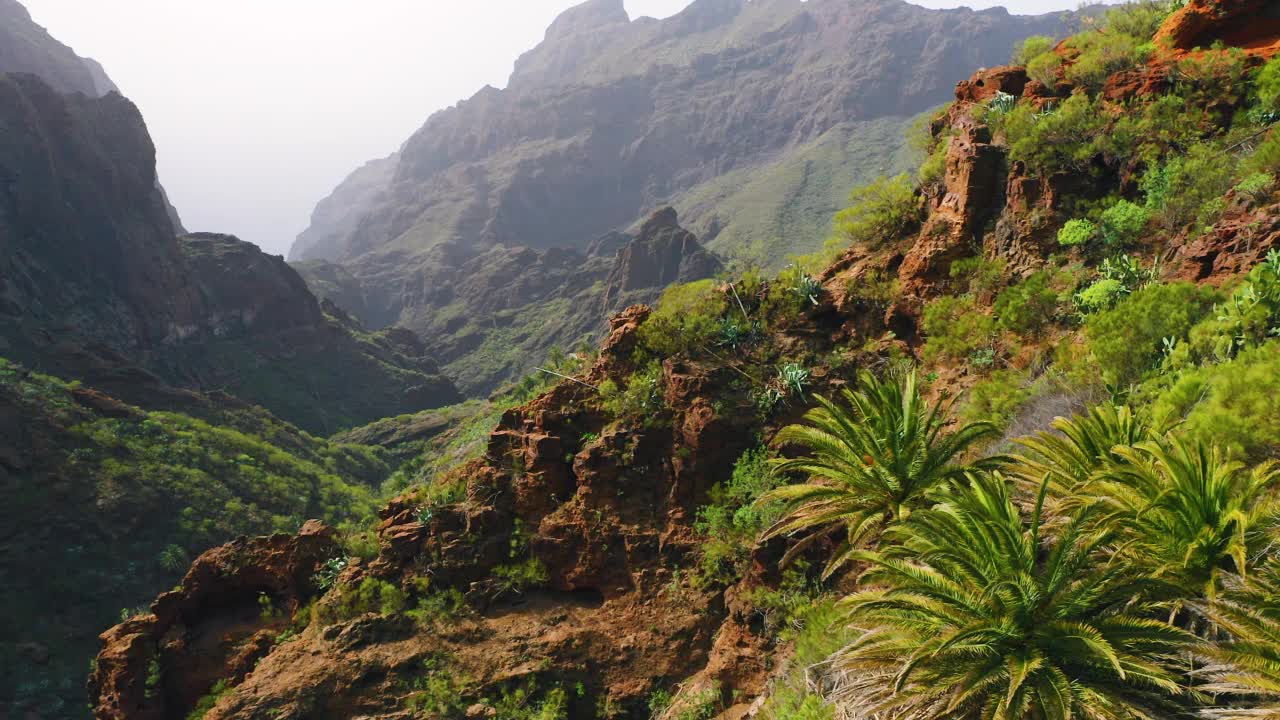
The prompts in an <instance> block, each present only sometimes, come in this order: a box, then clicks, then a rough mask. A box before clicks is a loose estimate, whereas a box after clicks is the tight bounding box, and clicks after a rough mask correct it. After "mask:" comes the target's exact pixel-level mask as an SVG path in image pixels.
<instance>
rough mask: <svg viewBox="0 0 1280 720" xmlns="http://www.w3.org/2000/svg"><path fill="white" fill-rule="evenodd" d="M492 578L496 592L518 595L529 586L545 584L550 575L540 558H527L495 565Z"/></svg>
mask: <svg viewBox="0 0 1280 720" xmlns="http://www.w3.org/2000/svg"><path fill="white" fill-rule="evenodd" d="M493 579H494V581H495V584H496V586H497V591H498V592H497V594H499V595H505V594H508V593H515V594H517V595H518V594H521V593H523V592H524V591H525V590H528V589H529V588H533V587H538V586H540V585H546V584H547V582H548V581H549V580H550V579H551V576H550V575H549V574H548V573H547V566H546V565H544V564H543V563H542V561H541V560H539V559H538V558H529V559H527V560H525V561H523V562H518V563H512V564H510V565H499V566H498V567H495V568H494V569H493Z"/></svg>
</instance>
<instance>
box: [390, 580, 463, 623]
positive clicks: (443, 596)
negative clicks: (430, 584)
mask: <svg viewBox="0 0 1280 720" xmlns="http://www.w3.org/2000/svg"><path fill="white" fill-rule="evenodd" d="M466 606H467V601H466V598H465V597H464V596H463V595H462V591H461V590H459V589H457V588H448V589H447V590H441V591H440V592H434V593H428V594H426V595H424V596H423V597H421V598H419V599H418V602H417V604H415V605H414V607H413V609H412V610H409V611H408V612H406V613H405V615H407V616H409V617H411V618H413V620H414V622H416V623H418V624H419V625H432V624H435V623H437V622H447V621H449V620H452V619H454V618H456V617H458V616H459V615H461V614H462V611H463V610H464V609H465V608H466Z"/></svg>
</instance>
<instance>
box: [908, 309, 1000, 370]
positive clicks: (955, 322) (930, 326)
mask: <svg viewBox="0 0 1280 720" xmlns="http://www.w3.org/2000/svg"><path fill="white" fill-rule="evenodd" d="M923 324H924V332H925V337H926V338H927V341H926V342H925V346H924V357H925V359H926V360H929V361H931V362H932V361H935V360H939V359H944V358H945V359H950V360H972V359H973V358H974V357H976V356H977V355H978V353H979V352H980V351H984V350H989V349H991V348H993V347H994V346H995V344H996V342H997V340H998V332H997V327H996V319H995V318H994V317H992V316H991V315H989V314H987V313H986V312H983V310H982V309H981V308H979V307H978V304H977V301H976V300H975V299H974V297H973V296H972V295H958V296H957V295H950V296H943V297H940V298H938V299H937V300H934V301H933V302H930V303H929V304H928V305H926V306H925V308H924V323H923Z"/></svg>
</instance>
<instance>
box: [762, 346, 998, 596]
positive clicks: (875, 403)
mask: <svg viewBox="0 0 1280 720" xmlns="http://www.w3.org/2000/svg"><path fill="white" fill-rule="evenodd" d="M843 399H844V402H845V405H837V404H836V403H834V402H831V401H830V400H826V399H825V398H817V401H818V404H819V407H817V408H814V409H813V410H810V411H809V412H807V413H806V414H805V421H806V422H805V424H804V425H790V426H788V427H786V428H783V429H782V430H781V431H780V432H779V433H778V437H777V442H779V443H787V444H795V445H797V446H800V447H803V448H805V449H807V450H808V451H809V452H810V453H811V454H810V455H805V456H801V457H797V458H791V459H780V460H778V461H776V462H775V464H774V468H775V471H776V472H779V473H798V474H800V475H802V476H804V477H806V478H808V480H809V482H806V483H803V484H799V485H788V486H785V487H781V488H778V489H776V490H772V491H770V492H768V493H766V494H765V495H764V496H763V497H762V498H761V500H760V502H764V503H780V504H781V505H782V507H783V510H782V514H781V518H780V519H779V520H778V521H777V522H776V523H774V524H773V525H772V526H771V527H770V528H769V529H768V530H766V531H765V533H764V536H763V537H766V538H769V537H778V536H783V535H788V536H789V535H795V534H802V535H805V536H806V538H807V540H808V542H813V541H814V540H817V539H820V538H822V537H825V536H826V535H827V534H828V533H829V532H830V531H831V530H832V529H833V528H835V527H842V528H844V529H845V530H846V531H847V532H846V538H845V539H844V541H843V542H842V544H841V547H840V549H839V550H838V551H836V552H835V553H834V554H833V555H832V558H831V561H830V563H829V564H828V566H827V569H826V572H825V575H828V576H829V575H831V573H833V572H835V571H836V570H838V569H839V568H840V567H841V566H842V565H844V564H845V563H846V562H848V561H849V560H850V559H851V558H852V557H854V556H855V555H856V554H857V552H858V551H859V550H860V549H861V548H862V547H863V546H864V545H866V544H867V543H869V542H872V541H874V540H875V539H876V537H877V536H878V535H879V533H880V532H881V531H883V530H884V528H886V527H888V526H892V525H893V524H894V523H897V522H900V521H901V520H903V519H905V518H906V517H907V516H909V515H910V514H911V511H912V510H913V509H915V508H917V507H919V506H921V505H922V504H924V503H925V502H926V501H927V498H928V497H929V495H930V493H932V492H933V491H934V490H935V489H936V488H938V487H940V486H942V485H945V484H946V483H948V482H950V481H952V480H954V479H955V478H957V477H959V476H961V475H963V474H964V473H965V472H967V470H968V469H969V466H966V465H964V464H962V463H958V462H957V458H958V456H959V455H961V454H962V453H963V452H964V451H965V450H966V449H968V448H969V447H970V446H972V445H974V444H975V443H977V442H978V441H980V440H982V439H983V438H985V437H987V436H989V435H990V434H992V433H993V432H994V430H995V428H994V427H993V426H992V425H990V424H989V423H985V422H979V423H972V424H969V425H965V426H964V427H962V428H959V429H958V430H957V431H956V432H954V433H952V434H949V435H944V434H943V432H942V429H943V425H944V417H943V408H942V406H940V405H935V406H933V407H930V406H928V405H927V404H926V403H925V402H924V400H923V398H922V397H921V394H920V388H919V386H918V384H917V380H916V375H915V373H914V372H909V373H906V374H905V376H904V377H903V378H901V379H900V378H897V377H890V378H889V379H887V380H882V379H878V378H876V377H875V376H873V375H871V374H869V373H864V374H863V375H862V376H861V377H860V378H859V389H858V391H857V392H854V391H850V390H845V391H844V392H843ZM998 462H999V458H990V459H986V460H981V461H977V463H976V464H974V465H973V467H990V466H992V464H993V463H998ZM806 544H807V543H806V542H801V543H798V544H796V545H795V546H794V547H793V548H792V550H791V551H790V552H789V553H788V557H794V556H795V554H796V553H797V552H799V551H800V550H803V548H804V547H805V546H806Z"/></svg>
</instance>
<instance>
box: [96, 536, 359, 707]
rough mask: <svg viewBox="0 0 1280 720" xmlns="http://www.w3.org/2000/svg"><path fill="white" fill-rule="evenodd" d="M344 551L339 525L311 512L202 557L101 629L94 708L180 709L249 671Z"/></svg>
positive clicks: (315, 590) (211, 551)
mask: <svg viewBox="0 0 1280 720" xmlns="http://www.w3.org/2000/svg"><path fill="white" fill-rule="evenodd" d="M337 553H338V546H337V543H336V542H335V540H334V531H333V530H332V529H331V528H328V527H325V526H323V525H321V524H319V523H317V522H315V521H312V522H309V523H307V524H306V525H305V526H303V528H302V530H301V531H299V533H298V534H297V535H296V536H293V535H273V536H270V537H264V538H257V539H253V540H249V539H244V538H242V539H239V540H236V541H234V542H232V543H230V544H227V545H224V546H222V547H219V548H215V549H213V550H210V551H209V552H207V553H204V554H203V555H201V556H200V557H198V558H196V560H195V562H194V563H193V564H192V566H191V569H190V570H189V571H188V572H187V574H186V576H185V577H183V579H182V583H181V584H180V585H179V586H178V588H177V589H176V590H173V591H172V592H167V593H164V594H162V595H161V596H160V597H159V598H157V599H156V601H155V602H154V603H153V604H152V605H151V612H150V613H149V614H146V615H139V616H136V617H133V618H131V619H129V620H127V621H125V622H124V623H122V624H121V625H118V626H116V627H115V628H112V629H111V630H110V631H108V632H106V633H104V634H103V636H102V641H103V643H104V645H105V647H104V649H103V651H102V652H101V653H100V654H99V656H98V662H97V663H96V665H95V667H94V669H93V674H92V676H91V677H90V678H89V692H90V695H91V696H92V697H95V698H98V702H97V706H96V707H95V708H94V717H95V718H98V720H126V719H128V718H155V719H156V720H160V719H161V718H170V717H181V716H183V715H185V713H186V712H187V711H189V710H190V708H192V707H194V706H195V704H196V702H197V701H198V700H199V699H200V697H201V696H203V695H204V694H205V693H206V692H207V691H208V689H209V688H210V687H211V686H212V685H213V684H214V683H215V682H217V681H218V680H227V679H229V680H230V681H231V682H232V683H233V684H238V683H239V682H241V681H242V680H244V678H245V676H246V675H248V673H249V671H251V670H253V668H254V665H255V663H257V662H258V661H259V660H261V659H262V658H263V657H264V656H265V655H266V654H267V653H268V652H269V651H270V649H271V646H272V641H273V640H274V636H275V632H278V631H280V630H282V629H284V627H285V626H286V625H287V620H286V619H285V618H287V617H288V616H290V615H292V614H293V613H295V612H297V611H298V609H299V608H301V607H302V605H303V604H305V603H306V602H307V601H308V600H309V599H310V598H311V597H313V596H314V595H315V594H316V592H317V588H316V586H315V577H316V573H317V571H318V570H319V569H320V568H321V566H322V564H323V563H324V562H325V561H326V560H328V559H329V558H331V557H334V556H335V555H337ZM264 598H265V600H264ZM264 607H265V608H270V612H266V611H264ZM273 631H275V632H273ZM153 664H154V665H157V666H162V667H164V668H165V672H164V673H163V674H162V675H160V676H159V677H158V678H152V677H151V676H150V674H149V673H148V668H149V667H151V666H152V665H153ZM174 707H178V708H185V709H184V710H181V711H175V710H173V709H172V708H174Z"/></svg>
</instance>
